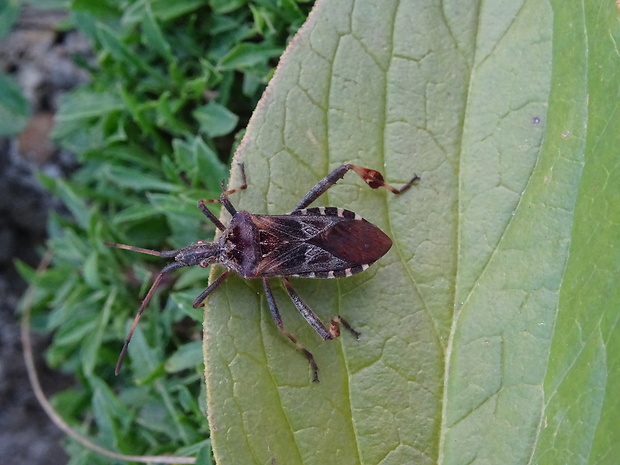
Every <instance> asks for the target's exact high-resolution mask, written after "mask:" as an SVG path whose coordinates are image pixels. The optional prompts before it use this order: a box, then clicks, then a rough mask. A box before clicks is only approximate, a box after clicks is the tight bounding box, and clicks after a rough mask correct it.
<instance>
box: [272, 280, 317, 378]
mask: <svg viewBox="0 0 620 465" xmlns="http://www.w3.org/2000/svg"><path fill="white" fill-rule="evenodd" d="M263 289H264V290H265V295H266V296H267V304H268V305H269V311H270V312H271V317H272V318H273V321H274V322H275V323H276V326H277V327H278V329H279V330H280V332H281V333H282V334H284V335H285V336H286V337H287V338H289V339H290V340H291V342H292V343H293V344H295V346H296V347H297V349H299V351H300V352H301V353H302V354H304V355H305V356H306V358H307V359H308V362H310V367H311V368H312V372H313V377H312V381H318V380H319V367H318V366H317V364H316V362H315V361H314V355H312V352H310V351H309V350H308V349H306V348H305V347H304V346H303V345H301V343H299V342H298V341H297V339H295V338H294V337H293V335H292V334H291V333H289V332H288V331H287V330H286V329H285V328H284V325H283V324H282V317H281V316H280V312H279V311H278V306H277V305H276V300H275V299H274V298H273V292H271V286H270V285H269V280H268V279H267V278H263Z"/></svg>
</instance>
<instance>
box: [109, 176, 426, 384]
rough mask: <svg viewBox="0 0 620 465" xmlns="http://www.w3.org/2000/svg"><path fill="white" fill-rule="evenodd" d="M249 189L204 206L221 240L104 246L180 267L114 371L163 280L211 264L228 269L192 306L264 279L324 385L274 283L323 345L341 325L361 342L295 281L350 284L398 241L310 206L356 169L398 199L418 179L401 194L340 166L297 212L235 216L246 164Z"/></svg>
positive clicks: (352, 216)
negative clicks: (226, 288) (228, 286)
mask: <svg viewBox="0 0 620 465" xmlns="http://www.w3.org/2000/svg"><path fill="white" fill-rule="evenodd" d="M240 167H241V174H242V177H243V185H241V186H240V187H237V188H235V189H229V190H225V189H224V182H223V181H222V184H221V187H222V194H221V195H220V198H219V199H212V200H200V201H199V202H198V208H199V209H200V211H201V212H202V213H203V214H204V215H205V216H206V217H207V218H208V219H209V220H210V221H211V222H212V223H213V224H214V225H215V226H216V227H217V229H219V230H220V231H221V235H220V237H219V238H217V239H216V240H215V241H213V242H207V241H203V240H199V241H197V242H195V243H194V244H191V245H188V246H187V247H183V248H181V249H177V250H168V251H164V252H160V251H157V250H150V249H143V248H140V247H133V246H131V245H124V244H115V243H110V242H106V245H108V246H111V247H117V248H119V249H126V250H132V251H134V252H139V253H144V254H149V255H155V256H158V257H163V258H174V262H172V263H169V264H168V265H166V266H165V267H164V268H162V270H161V271H160V272H159V274H158V275H157V276H156V277H155V279H154V281H153V284H152V286H151V288H150V289H149V291H148V292H147V294H146V296H145V297H144V300H143V301H142V304H141V305H140V308H139V309H138V313H137V315H136V317H135V319H134V321H133V325H132V326H131V329H130V330H129V334H128V335H127V339H126V340H125V344H124V345H123V349H122V350H121V353H120V355H119V357H118V362H117V364H116V370H115V373H116V374H118V373H119V371H120V369H121V365H122V363H123V359H124V358H125V355H126V353H127V347H128V346H129V342H130V341H131V337H132V335H133V332H134V330H135V328H136V326H137V324H138V321H139V320H140V316H141V315H142V312H143V311H144V309H145V308H146V306H147V304H148V303H149V301H150V300H151V297H152V296H153V293H154V291H155V289H156V288H157V286H158V285H159V283H160V282H161V280H162V278H163V276H164V275H165V274H166V273H169V272H170V271H172V270H176V269H177V268H182V267H185V266H196V265H198V266H201V267H203V268H206V267H207V266H209V265H211V264H212V263H219V264H221V265H223V266H224V267H226V268H227V269H226V271H224V273H222V274H221V275H220V276H219V277H218V278H217V279H215V281H213V282H212V283H211V284H210V285H209V286H208V287H207V288H206V289H205V290H204V291H203V292H202V293H201V294H200V295H199V296H198V297H196V299H195V300H194V303H193V306H194V308H198V307H199V306H200V305H201V304H202V303H203V301H204V300H205V299H206V298H207V297H208V296H209V295H210V294H211V293H212V292H213V291H214V290H215V289H216V288H217V287H218V286H219V285H220V284H222V283H223V282H224V280H225V279H226V277H227V276H228V275H230V274H231V273H232V272H235V273H237V274H238V275H240V276H241V277H243V278H246V279H249V278H261V280H262V282H263V289H264V290H265V295H266V296H267V303H268V305H269V309H270V311H271V317H272V318H273V320H274V322H275V324H276V326H277V327H278V329H279V330H280V331H281V332H282V333H283V334H284V335H285V336H286V337H287V338H289V339H290V340H291V341H292V342H293V344H295V346H297V348H298V349H299V350H300V351H301V352H302V353H303V354H304V355H305V356H306V358H307V359H308V361H309V362H310V366H311V368H312V372H313V379H312V380H313V381H318V380H319V376H318V372H319V369H318V366H317V364H316V362H315V360H314V356H313V355H312V353H310V351H308V350H307V349H306V348H305V347H304V346H303V345H302V344H300V343H299V342H298V341H297V339H295V337H293V335H291V334H290V333H289V332H288V331H287V330H286V329H285V328H284V325H283V324H282V318H281V317H280V312H279V310H278V307H277V305H276V302H275V299H274V297H273V293H272V291H271V286H270V284H269V279H270V278H276V277H277V278H280V279H281V280H282V282H283V283H284V288H285V289H286V292H287V293H288V295H289V296H290V298H291V300H292V301H293V304H294V305H295V307H296V308H297V310H299V313H301V315H302V316H303V317H304V318H305V320H306V321H307V322H308V323H309V324H310V326H312V328H313V329H314V330H315V331H316V332H317V333H318V334H319V336H321V337H322V338H323V339H324V340H329V339H336V338H337V337H339V336H340V325H343V326H344V327H345V328H346V329H347V330H348V331H349V332H351V334H353V335H354V336H355V337H356V338H359V336H360V333H359V332H357V331H356V330H355V329H353V328H352V327H351V326H350V325H349V324H348V323H347V322H346V321H345V320H344V319H343V318H341V317H340V316H336V317H334V318H332V319H331V320H330V322H329V328H328V327H327V326H326V325H325V324H324V323H323V322H322V321H321V320H320V319H319V317H318V316H317V315H316V314H315V313H314V312H313V311H312V310H311V309H310V307H308V306H307V305H306V303H305V302H304V301H303V300H301V298H300V297H299V295H298V294H297V293H296V292H295V290H294V289H293V287H292V285H291V282H290V280H289V277H291V276H292V277H300V278H344V277H349V276H352V275H354V274H356V273H359V272H361V271H364V270H365V269H367V268H368V267H369V266H370V265H372V264H373V263H374V262H375V261H377V260H378V259H379V258H381V257H382V256H383V255H385V254H386V252H387V251H388V250H389V249H390V247H392V241H391V240H390V238H389V237H388V236H386V235H385V233H383V231H381V230H380V229H379V228H378V227H376V226H375V225H373V224H372V223H370V222H368V221H366V220H365V219H363V218H362V217H361V216H359V215H357V214H356V213H354V212H352V211H349V210H345V209H343V208H336V207H315V208H307V207H308V205H310V204H311V203H312V202H314V201H315V200H316V199H318V198H319V197H320V196H321V195H322V194H323V193H324V192H325V191H327V190H328V189H329V188H330V187H332V186H333V185H334V184H336V182H337V181H338V180H339V179H342V178H343V177H344V175H345V174H346V173H347V172H348V171H349V170H352V171H353V172H354V173H356V174H357V175H358V176H359V177H360V178H362V179H363V180H364V182H366V184H368V185H369V186H370V187H371V188H372V189H378V188H379V187H384V188H386V189H388V190H389V191H390V192H392V193H394V194H402V193H403V192H405V191H406V190H407V189H409V188H410V187H411V185H412V184H413V183H414V182H415V181H417V180H418V179H420V178H419V177H418V176H417V175H414V176H413V178H412V179H411V180H410V181H409V182H408V183H407V184H405V185H404V186H403V187H401V188H400V189H396V188H395V187H392V186H390V185H389V184H388V183H386V182H385V181H384V179H383V176H382V175H381V173H379V172H378V171H375V170H372V169H368V168H362V167H361V166H356V165H351V164H347V165H342V166H340V167H339V168H336V169H335V170H334V171H332V172H331V173H330V174H328V175H327V176H325V178H323V179H322V180H321V181H319V182H318V183H317V185H316V186H314V187H313V188H312V189H310V191H309V192H308V193H307V194H306V195H305V197H304V198H303V199H301V201H300V202H299V203H298V204H297V206H296V207H295V208H294V209H293V210H292V211H291V212H290V213H287V214H284V215H255V214H252V213H248V212H246V211H237V210H236V209H235V207H234V206H233V205H232V203H231V202H230V200H229V199H228V196H229V195H231V194H233V193H235V192H238V191H240V190H243V189H245V188H246V187H247V182H246V177H245V170H244V166H243V165H240ZM209 202H213V203H220V204H222V205H223V206H224V208H225V209H226V210H228V212H229V213H230V215H231V216H232V218H231V220H230V223H229V225H228V226H224V224H223V223H222V222H221V221H220V220H219V219H218V218H217V217H216V216H215V215H214V214H213V213H212V212H211V211H210V210H209V209H208V208H207V206H206V204H207V203H209Z"/></svg>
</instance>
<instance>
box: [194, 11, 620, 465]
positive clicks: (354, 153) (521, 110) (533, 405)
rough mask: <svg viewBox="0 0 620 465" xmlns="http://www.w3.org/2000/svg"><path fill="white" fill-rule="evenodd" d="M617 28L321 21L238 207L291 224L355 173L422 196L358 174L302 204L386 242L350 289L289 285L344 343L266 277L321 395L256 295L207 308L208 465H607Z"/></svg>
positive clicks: (585, 16)
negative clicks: (374, 230) (372, 180)
mask: <svg viewBox="0 0 620 465" xmlns="http://www.w3.org/2000/svg"><path fill="white" fill-rule="evenodd" d="M584 8H585V9H584ZM617 17H618V12H617V10H616V7H615V5H614V4H613V3H612V2H602V1H594V2H589V3H588V5H584V4H583V3H582V4H571V5H570V6H569V5H568V4H566V2H561V1H560V0H554V1H552V2H551V3H550V4H549V3H544V2H525V1H520V2H513V3H506V2H482V3H475V2H466V3H463V2H461V3H458V2H452V3H449V4H442V5H439V4H429V3H428V2H420V1H411V2H404V3H403V2H397V1H393V0H381V1H374V0H372V1H371V0H361V1H356V2H352V1H341V2H331V1H326V0H323V1H321V0H319V2H317V4H316V6H315V10H314V12H313V14H312V15H311V16H310V19H309V20H308V22H307V23H306V24H305V26H304V27H303V28H302V30H301V31H300V33H299V35H298V36H297V37H296V38H295V39H294V40H293V41H292V42H291V46H290V47H289V49H288V50H287V52H286V53H285V55H284V56H283V58H282V59H281V62H280V65H279V68H278V70H277V72H276V74H275V76H274V78H273V80H272V81H271V83H270V87H269V89H268V91H267V92H266V93H265V95H264V97H263V99H262V100H261V102H260V104H259V106H258V108H257V110H256V112H255V114H254V115H253V117H252V120H251V121H250V124H249V127H248V130H247V133H246V136H245V138H244V140H243V142H242V144H241V146H240V148H239V150H238V151H237V154H236V161H237V162H243V163H244V164H245V169H246V172H247V174H248V183H249V187H248V189H247V190H246V191H243V192H241V193H240V194H238V195H237V194H235V195H234V196H233V197H232V201H233V203H234V204H235V205H237V206H238V208H239V209H240V210H241V209H243V210H247V211H250V212H253V213H268V214H278V213H280V214H281V213H285V212H287V211H290V210H291V209H292V208H293V207H294V206H295V205H296V203H297V202H298V201H299V199H300V198H301V197H302V196H303V195H304V194H305V193H306V192H307V191H308V190H309V189H310V188H311V187H312V186H313V185H314V184H315V183H316V182H317V181H318V180H319V179H321V178H322V177H323V176H325V175H326V174H327V173H329V172H330V171H331V170H333V169H334V168H336V167H337V166H338V165H340V164H342V163H349V162H350V163H355V164H358V165H361V166H367V167H369V168H375V169H380V170H381V171H382V172H383V173H384V175H385V176H386V179H387V180H388V182H390V183H391V184H393V185H396V186H398V185H402V184H403V183H404V182H406V181H407V180H408V179H409V178H410V177H411V175H412V174H413V172H416V173H418V174H419V175H420V176H421V178H422V179H421V181H420V182H419V184H418V185H417V186H414V187H413V188H412V189H411V190H410V191H408V192H406V193H404V194H403V195H401V196H399V197H396V196H393V195H392V194H390V193H389V192H386V191H382V190H380V191H371V190H370V189H368V187H367V186H365V185H364V184H363V183H362V182H361V181H360V180H359V179H358V178H357V177H356V176H355V175H353V174H349V175H347V176H346V177H345V178H344V179H343V180H342V181H341V182H339V183H338V185H337V186H335V187H334V188H333V189H331V190H329V191H328V192H327V193H325V194H324V195H323V196H322V197H321V198H320V199H319V200H318V201H317V202H316V205H334V206H341V207H344V208H348V209H351V210H354V211H356V212H357V213H359V214H360V215H362V216H363V217H365V218H367V219H368V220H370V221H372V222H373V223H375V224H377V225H378V226H379V227H381V228H382V229H383V230H384V231H385V232H386V233H387V234H388V235H389V236H390V237H391V238H392V240H393V242H394V245H393V247H392V249H391V250H390V251H389V252H388V253H387V254H386V255H385V256H384V257H383V258H381V259H380V260H379V261H378V262H377V263H376V264H374V265H373V266H372V267H371V268H370V269H369V270H367V271H365V272H364V273H360V274H358V275H356V276H353V277H351V278H347V279H340V280H301V279H297V280H293V284H294V286H295V288H296V289H297V291H298V293H299V294H300V295H301V296H302V298H303V299H304V300H305V302H306V303H307V304H309V305H310V306H311V307H312V308H313V309H314V310H315V311H316V312H317V314H318V315H319V316H320V317H321V318H322V319H323V321H329V318H331V317H332V316H334V315H342V316H343V317H344V318H346V319H347V320H348V321H349V323H351V325H352V326H353V327H355V328H356V329H358V330H360V331H361V333H362V335H361V337H360V339H359V341H355V340H354V339H353V338H352V337H350V335H349V334H346V332H345V333H343V335H342V337H340V338H339V339H338V340H336V341H322V340H321V339H320V338H319V337H318V336H317V335H316V334H315V333H314V332H313V330H312V328H311V327H310V326H309V325H307V324H306V323H305V322H304V321H303V319H302V318H301V317H300V316H299V315H298V314H297V312H296V310H295V308H294V306H293V305H292V304H291V302H290V301H289V300H288V298H287V295H286V293H285V292H284V291H283V289H282V288H281V287H280V286H279V285H276V283H277V279H273V280H272V281H273V285H274V294H275V298H276V300H277V302H278V305H279V309H280V312H281V314H282V318H283V322H284V325H285V327H286V328H287V330H288V331H289V332H290V333H291V334H293V335H294V336H295V337H296V338H297V339H298V341H300V343H302V344H303V345H304V346H305V347H306V348H307V349H308V350H310V351H311V352H312V353H313V354H314V356H315V358H316V361H317V363H318V365H319V369H320V378H321V382H320V383H314V384H313V383H312V382H311V372H310V368H309V366H308V363H307V361H306V360H305V358H304V357H303V356H302V355H301V354H300V353H299V352H298V351H296V350H295V347H294V346H293V345H292V344H291V343H290V341H288V340H287V338H286V337H284V336H283V335H282V334H281V333H280V332H279V331H278V329H277V328H276V326H275V324H274V323H273V321H272V320H271V317H270V315H269V308H268V306H267V302H266V300H265V297H264V296H263V295H262V292H261V291H262V286H261V285H260V282H257V280H249V281H244V280H242V279H241V278H238V277H230V278H228V280H227V281H226V283H225V284H223V285H222V286H221V288H219V289H218V291H217V292H216V293H214V294H213V296H212V297H211V298H210V300H209V302H208V307H207V309H206V311H205V361H206V379H207V386H208V390H209V403H208V407H209V419H210V424H211V427H212V439H213V448H214V453H215V458H216V461H217V463H218V464H220V465H226V464H238V463H243V464H250V463H260V464H263V463H270V462H275V463H286V464H287V465H288V464H301V463H304V464H315V463H316V464H325V463H338V464H339V465H343V464H359V463H382V464H404V463H407V464H409V463H412V464H413V463H415V464H432V463H442V464H474V463H475V464H502V465H505V464H522V463H558V464H560V463H610V464H611V463H614V461H615V460H617V457H618V453H619V452H620V451H619V450H618V449H619V448H620V445H618V441H617V440H616V438H617V437H618V435H619V434H620V424H619V423H618V421H617V416H618V413H619V407H620V400H619V397H618V389H617V386H618V385H620V384H619V383H620V374H619V370H620V363H618V357H619V355H618V354H619V353H620V351H619V350H618V349H620V347H619V346H620V339H619V336H620V334H619V325H618V317H617V315H618V308H619V307H620V291H619V290H618V286H617V277H618V274H619V271H620V234H618V224H620V209H619V208H618V205H620V198H619V197H620V189H618V183H617V182H616V179H617V177H618V173H619V172H620V169H619V168H620V162H619V161H618V160H620V159H619V158H618V156H617V153H616V150H617V147H618V145H619V143H620V141H619V140H618V139H619V138H620V136H619V135H618V131H617V128H618V123H619V122H620V121H619V119H620V117H619V115H620V111H618V110H619V109H618V105H619V103H618V102H620V99H619V98H618V97H619V87H618V85H617V82H618V81H617V76H618V75H619V72H620V69H619V68H620V60H618V53H617V50H618V47H617V46H616V44H617V43H618V42H619V41H620V32H619V29H618V26H617ZM594 44H595V45H594ZM234 166H236V164H235V163H233V167H234ZM232 180H233V181H232V183H231V187H235V186H237V185H238V184H239V183H240V177H239V170H238V169H236V170H235V169H233V176H232ZM220 273H221V269H216V270H214V271H213V274H212V278H213V277H215V276H216V275H219V274H220Z"/></svg>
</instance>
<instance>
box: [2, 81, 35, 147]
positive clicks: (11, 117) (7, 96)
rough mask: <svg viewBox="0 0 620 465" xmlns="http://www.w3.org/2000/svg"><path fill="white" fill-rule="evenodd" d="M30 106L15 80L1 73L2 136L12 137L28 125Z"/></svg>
mask: <svg viewBox="0 0 620 465" xmlns="http://www.w3.org/2000/svg"><path fill="white" fill-rule="evenodd" d="M29 117H30V105H28V101H27V100H26V98H25V97H24V96H23V95H22V92H21V89H20V88H19V86H18V85H17V84H15V82H13V80H12V79H11V78H10V77H8V76H7V75H5V74H4V73H0V136H12V135H15V134H17V133H18V132H20V131H21V130H22V129H24V127H26V124H27V123H28V118H29Z"/></svg>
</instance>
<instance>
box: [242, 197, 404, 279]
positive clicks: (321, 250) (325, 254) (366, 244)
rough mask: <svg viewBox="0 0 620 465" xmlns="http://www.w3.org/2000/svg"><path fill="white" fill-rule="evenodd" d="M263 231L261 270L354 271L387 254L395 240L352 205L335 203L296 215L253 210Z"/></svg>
mask: <svg viewBox="0 0 620 465" xmlns="http://www.w3.org/2000/svg"><path fill="white" fill-rule="evenodd" d="M253 221H254V223H255V225H256V227H257V229H258V230H259V231H260V238H259V239H260V240H259V242H260V247H261V254H262V259H261V261H260V263H259V265H258V268H257V270H256V273H257V275H260V276H302V277H313V278H334V277H344V276H350V275H352V274H355V273H358V272H360V271H362V270H364V269H366V268H367V267H368V266H369V265H370V264H372V263H373V262H375V261H376V260H378V259H379V258H381V257H382V256H383V255H385V253H386V252H387V251H388V250H389V249H390V247H391V246H392V241H391V240H390V238H389V237H387V236H386V235H385V234H384V233H383V232H382V231H381V230H380V229H379V228H377V227H376V226H375V225H373V224H372V223H369V222H368V221H366V220H364V219H362V218H361V217H359V216H358V215H356V214H355V213H353V212H350V211H348V210H343V209H337V208H332V207H320V208H311V209H305V210H298V211H295V212H293V213H292V214H290V215H274V216H268V215H253Z"/></svg>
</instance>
